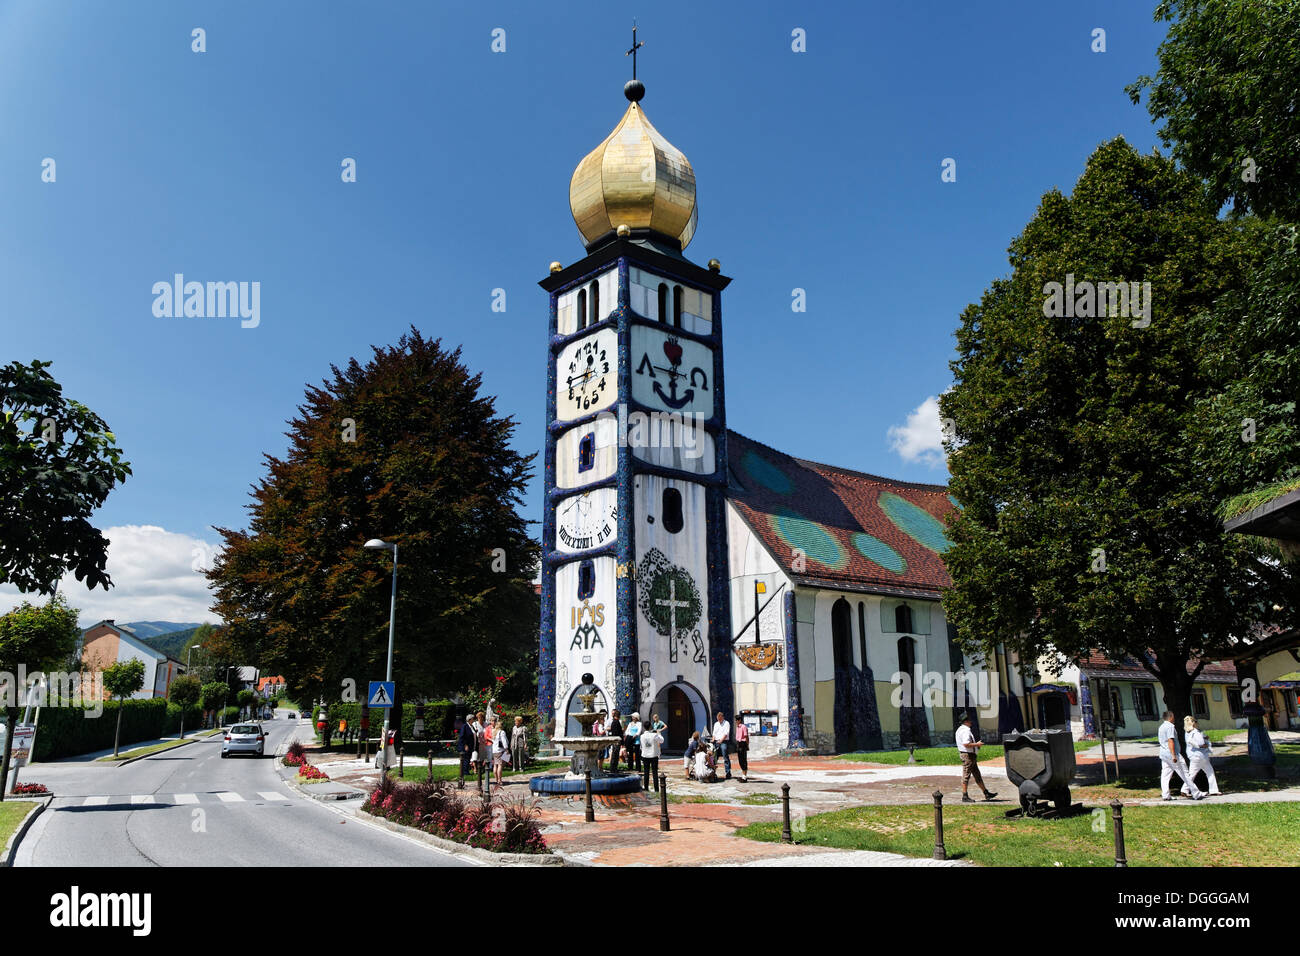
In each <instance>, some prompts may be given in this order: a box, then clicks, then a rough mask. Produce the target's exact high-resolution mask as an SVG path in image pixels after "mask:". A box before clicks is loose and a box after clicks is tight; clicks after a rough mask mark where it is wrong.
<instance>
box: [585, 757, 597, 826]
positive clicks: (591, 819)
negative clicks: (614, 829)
mask: <svg viewBox="0 0 1300 956" xmlns="http://www.w3.org/2000/svg"><path fill="white" fill-rule="evenodd" d="M586 791H587V822H588V823H595V822H596V808H595V807H593V806H592V805H591V771H590V770H588V771H587V773H586Z"/></svg>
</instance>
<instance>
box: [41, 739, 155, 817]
mask: <svg viewBox="0 0 1300 956" xmlns="http://www.w3.org/2000/svg"><path fill="white" fill-rule="evenodd" d="M16 732H17V731H15V733H16ZM131 802H132V803H153V794H152V793H137V794H134V795H133V796H132V797H131Z"/></svg>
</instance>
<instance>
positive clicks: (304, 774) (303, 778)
mask: <svg viewBox="0 0 1300 956" xmlns="http://www.w3.org/2000/svg"><path fill="white" fill-rule="evenodd" d="M328 781H329V775H328V774H327V773H325V771H324V770H322V769H321V768H320V767H313V766H312V765H311V764H309V763H307V762H306V761H303V763H302V766H301V767H299V768H298V782H299V783H327V782H328Z"/></svg>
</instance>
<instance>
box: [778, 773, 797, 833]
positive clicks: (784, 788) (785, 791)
mask: <svg viewBox="0 0 1300 956" xmlns="http://www.w3.org/2000/svg"><path fill="white" fill-rule="evenodd" d="M781 842H782V843H793V842H794V834H793V833H791V832H790V785H789V784H788V783H783V784H781Z"/></svg>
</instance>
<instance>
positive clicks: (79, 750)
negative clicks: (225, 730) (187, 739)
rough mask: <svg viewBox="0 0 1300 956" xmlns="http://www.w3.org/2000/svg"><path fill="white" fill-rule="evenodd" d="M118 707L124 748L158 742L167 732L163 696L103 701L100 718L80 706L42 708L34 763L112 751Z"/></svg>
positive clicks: (33, 756) (33, 757) (166, 705)
mask: <svg viewBox="0 0 1300 956" xmlns="http://www.w3.org/2000/svg"><path fill="white" fill-rule="evenodd" d="M119 707H121V709H122V740H121V743H122V746H123V747H125V746H126V745H127V744H133V743H138V742H139V741H141V740H156V739H157V738H159V737H161V736H163V734H164V733H165V732H166V731H165V728H166V726H167V707H168V704H167V701H165V700H163V699H162V698H161V697H153V698H148V699H144V700H125V701H121V702H119V701H115V700H112V701H104V710H103V713H102V714H100V715H99V716H98V717H93V716H91V713H92V712H91V711H88V710H85V709H83V708H81V707H42V708H41V722H40V728H39V729H38V730H37V731H36V745H35V747H34V752H33V753H32V759H33V761H34V762H36V763H41V762H43V761H46V760H54V759H57V758H59V757H75V756H78V755H80V754H87V753H92V752H94V751H96V750H109V749H111V748H112V746H113V730H114V727H115V726H116V724H117V711H118V708H119Z"/></svg>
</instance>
